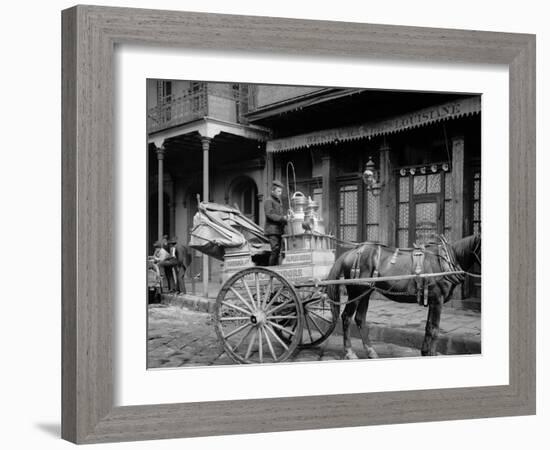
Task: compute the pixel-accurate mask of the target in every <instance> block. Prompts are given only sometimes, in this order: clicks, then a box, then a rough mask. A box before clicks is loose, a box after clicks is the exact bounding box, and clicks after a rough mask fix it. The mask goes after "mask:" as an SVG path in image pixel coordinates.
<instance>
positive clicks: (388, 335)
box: [334, 323, 481, 355]
mask: <svg viewBox="0 0 550 450" xmlns="http://www.w3.org/2000/svg"><path fill="white" fill-rule="evenodd" d="M334 333H336V334H339V335H342V324H341V323H338V325H337V326H336V329H335V330H334ZM350 334H351V336H352V337H354V338H358V339H361V335H360V333H359V330H358V329H357V327H355V326H351V327H350ZM369 338H370V339H371V340H372V341H380V342H386V343H388V344H395V345H400V346H403V347H411V348H416V349H418V350H420V349H421V348H422V342H423V341H424V330H418V329H417V330H411V329H410V328H399V327H389V326H386V325H380V324H375V323H369ZM436 351H437V353H441V354H442V355H473V354H481V342H480V340H479V339H476V338H473V337H469V336H465V335H463V334H452V333H446V334H440V335H439V338H438V339H437V349H436Z"/></svg>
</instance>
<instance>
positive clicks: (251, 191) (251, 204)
mask: <svg viewBox="0 0 550 450" xmlns="http://www.w3.org/2000/svg"><path fill="white" fill-rule="evenodd" d="M229 204H230V205H231V206H237V207H238V208H239V210H240V211H241V212H242V213H243V214H244V215H245V216H246V217H248V218H249V219H250V220H252V221H253V222H254V223H259V219H260V214H259V204H258V188H257V187H256V183H255V182H254V180H253V179H252V178H249V177H246V176H241V177H238V178H236V179H235V180H234V181H233V182H232V183H231V187H230V189H229Z"/></svg>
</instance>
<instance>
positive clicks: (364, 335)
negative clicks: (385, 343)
mask: <svg viewBox="0 0 550 450" xmlns="http://www.w3.org/2000/svg"><path fill="white" fill-rule="evenodd" d="M371 294H372V292H370V293H368V294H367V295H366V296H365V297H364V298H363V299H362V300H361V301H360V302H359V306H358V307H357V312H356V313H355V324H356V325H357V328H358V329H359V334H360V335H361V340H362V341H363V348H364V349H365V351H366V352H367V357H368V358H378V353H376V350H374V347H373V346H372V345H371V341H370V339H369V326H368V324H367V310H368V309H369V299H370V296H371Z"/></svg>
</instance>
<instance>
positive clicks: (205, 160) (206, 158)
mask: <svg viewBox="0 0 550 450" xmlns="http://www.w3.org/2000/svg"><path fill="white" fill-rule="evenodd" d="M211 141H212V138H209V137H202V138H201V143H202V201H203V202H208V201H209V200H210V190H209V183H210V179H209V178H210V177H209V171H210V142H211ZM208 278H209V268H208V256H207V255H203V257H202V291H203V295H204V296H205V297H208Z"/></svg>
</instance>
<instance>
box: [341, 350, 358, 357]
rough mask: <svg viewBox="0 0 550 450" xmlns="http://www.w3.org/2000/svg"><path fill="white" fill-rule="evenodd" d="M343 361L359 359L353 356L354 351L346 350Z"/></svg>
mask: <svg viewBox="0 0 550 450" xmlns="http://www.w3.org/2000/svg"><path fill="white" fill-rule="evenodd" d="M344 359H359V357H358V356H357V355H356V354H355V352H354V351H352V350H348V351H347V352H346V355H345V356H344Z"/></svg>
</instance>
